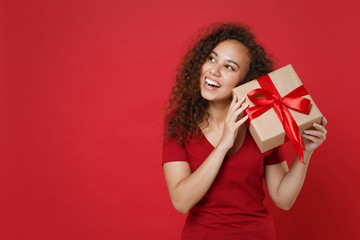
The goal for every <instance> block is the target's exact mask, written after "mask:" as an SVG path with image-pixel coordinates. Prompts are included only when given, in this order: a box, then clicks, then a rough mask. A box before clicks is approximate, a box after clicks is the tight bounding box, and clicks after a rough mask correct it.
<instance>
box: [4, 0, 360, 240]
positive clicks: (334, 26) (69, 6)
mask: <svg viewBox="0 0 360 240" xmlns="http://www.w3.org/2000/svg"><path fill="white" fill-rule="evenodd" d="M359 7H360V6H359V4H358V3H356V1H355V0H354V1H347V0H344V1H313V0H302V1H294V2H291V1H285V0H284V1H281V0H277V1H267V0H263V1H228V0H224V1H213V0H208V1H201V2H197V1H189V0H186V1H179V0H177V1H166V0H158V1H145V0H144V1H139V0H136V1H126V2H121V1H115V0H114V1H79V0H75V1H70V0H66V1H45V0H43V1H40V0H34V1H10V0H9V1H1V3H0V84H1V85H0V136H1V138H0V139H1V143H0V147H1V149H0V238H1V239H6V240H7V239H9V240H10V239H11V240H12V239H21V240H24V239H38V240H39V239H147V238H150V239H179V235H180V231H181V228H182V225H183V222H184V219H185V216H184V215H182V214H180V213H177V212H176V211H175V210H174V209H173V207H172V205H171V202H170V199H169V196H168V193H167V189H166V184H165V180H164V176H163V172H162V167H161V164H160V162H161V131H162V119H161V109H162V107H163V105H164V103H165V100H166V99H167V97H168V94H169V92H170V88H171V86H172V84H173V81H174V78H173V76H174V69H175V67H176V65H177V64H178V63H179V60H180V56H181V55H182V54H183V53H184V52H185V49H186V46H188V44H189V43H190V42H191V39H192V36H194V34H195V33H196V31H197V29H199V28H200V27H203V26H204V25H206V24H208V23H213V22H219V21H227V20H230V21H240V22H243V23H245V24H247V25H249V26H250V27H251V28H252V29H253V31H254V32H255V33H256V35H257V37H258V40H259V41H260V42H262V43H263V44H264V46H265V48H266V49H267V50H268V51H269V52H270V53H272V54H273V55H274V56H275V57H276V58H277V64H276V65H277V67H281V66H284V65H286V64H289V63H291V64H292V65H293V66H294V68H295V70H296V71H297V73H298V75H299V76H300V78H301V79H302V81H303V82H304V84H305V86H306V87H307V89H308V91H309V92H310V93H311V95H312V97H313V98H314V100H315V101H316V103H317V105H318V106H319V108H320V109H321V111H322V112H323V114H324V115H325V116H326V117H327V119H328V122H329V123H328V126H327V129H328V132H329V133H328V139H327V140H326V143H325V144H324V145H323V146H321V148H320V149H319V150H317V151H316V153H315V154H314V155H313V158H312V161H311V164H310V168H309V171H308V177H307V179H306V182H305V185H304V188H303V190H302V192H301V194H300V196H299V198H298V200H297V202H296V203H295V205H294V206H293V208H292V209H291V210H290V211H288V212H285V211H282V210H279V209H276V208H275V207H274V205H273V204H272V203H271V201H270V200H268V199H267V200H266V203H267V205H268V206H269V208H270V209H271V211H272V213H273V215H274V219H275V224H276V229H277V233H278V236H279V239H280V240H281V239H294V240H296V239H360V232H359V227H358V216H359V214H360V207H359V204H360V193H359V186H358V184H359V183H360V181H359V180H360V174H359V165H360V163H359V157H358V156H357V153H356V148H357V147H358V136H359V134H360V132H359V129H358V127H357V124H358V123H359V120H360V119H359V107H358V104H357V103H358V101H356V99H357V95H358V91H359V85H360V84H359V78H358V77H357V74H356V72H357V70H359V56H360V55H359V54H360V51H359V50H360V49H359V42H360V37H359V33H358V30H359V18H358V13H357V10H358V9H359ZM351 111H354V112H351ZM288 154H289V155H292V154H293V153H292V152H290V150H289V153H288ZM289 162H291V161H289Z"/></svg>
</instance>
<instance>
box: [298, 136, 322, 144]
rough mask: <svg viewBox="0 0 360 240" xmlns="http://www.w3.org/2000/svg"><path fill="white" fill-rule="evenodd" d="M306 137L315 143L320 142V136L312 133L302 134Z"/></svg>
mask: <svg viewBox="0 0 360 240" xmlns="http://www.w3.org/2000/svg"><path fill="white" fill-rule="evenodd" d="M301 135H302V136H303V137H304V138H306V139H309V140H310V141H312V142H314V143H319V141H320V140H319V138H317V137H314V136H311V135H306V134H301Z"/></svg>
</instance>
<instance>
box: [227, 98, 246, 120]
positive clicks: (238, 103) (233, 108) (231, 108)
mask: <svg viewBox="0 0 360 240" xmlns="http://www.w3.org/2000/svg"><path fill="white" fill-rule="evenodd" d="M244 101H245V98H241V99H240V100H239V101H237V102H236V103H234V104H233V105H232V106H231V105H230V108H229V111H228V114H227V117H228V118H229V119H230V118H231V116H232V115H233V114H234V112H235V111H236V110H237V109H238V108H239V107H240V106H241V105H242V104H243V103H244Z"/></svg>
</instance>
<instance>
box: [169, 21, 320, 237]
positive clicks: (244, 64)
mask: <svg viewBox="0 0 360 240" xmlns="http://www.w3.org/2000/svg"><path fill="white" fill-rule="evenodd" d="M271 71H272V62H271V60H270V59H269V58H268V56H267V55H266V53H265V51H264V49H263V47H262V46H260V45H259V44H258V43H257V42H256V40H255V38H254V36H253V35H252V33H251V32H250V31H249V30H248V29H246V28H245V27H243V26H240V25H236V24H221V25H217V26H215V27H213V28H212V29H211V30H210V32H208V33H206V34H205V35H204V36H203V37H202V38H201V39H200V40H199V41H198V42H197V43H196V44H195V45H194V47H193V48H192V49H191V50H190V51H189V52H188V53H187V55H186V56H185V58H184V60H183V62H182V64H180V66H179V68H178V74H177V77H176V79H177V82H176V85H175V86H174V88H173V91H172V95H171V97H170V100H169V111H168V114H167V117H166V124H165V134H164V143H163V167H164V173H165V179H166V183H167V186H168V190H169V193H170V198H171V201H172V203H173V205H174V207H175V208H176V209H177V210H178V211H180V212H182V213H187V212H189V214H188V217H187V219H186V223H185V226H184V228H183V232H182V239H196V240H200V239H207V240H211V239H252V240H253V239H276V236H275V230H274V226H273V222H272V218H271V216H270V214H269V212H268V210H267V209H266V208H265V207H264V205H263V200H264V197H265V194H264V189H263V179H265V183H266V186H267V189H268V192H269V195H270V197H271V199H272V200H273V202H274V203H275V204H276V206H278V207H279V208H281V209H284V210H288V209H290V208H291V206H292V205H293V203H294V202H295V200H296V197H297V196H298V194H299V192H300V190H301V187H302V185H303V182H304V179H305V175H306V170H307V167H308V164H309V161H310V157H311V154H312V153H313V151H314V150H315V149H316V148H317V147H319V146H320V145H321V144H322V142H323V141H324V140H325V136H326V129H325V128H324V126H325V124H326V120H325V119H323V121H322V124H321V125H319V124H314V125H313V126H314V129H313V130H306V131H305V132H304V134H303V140H304V144H305V150H304V161H305V164H303V163H299V162H298V159H295V161H294V163H293V164H292V166H291V169H290V170H289V168H288V165H287V163H286V161H284V159H283V156H282V154H281V147H277V148H275V149H272V150H270V151H268V152H265V153H261V152H260V151H259V149H258V148H257V146H256V144H255V142H254V140H253V139H252V137H251V135H250V134H249V133H248V131H247V128H246V126H244V122H245V121H246V119H247V116H245V117H243V112H244V110H245V109H246V108H247V107H248V105H247V104H244V99H238V98H237V97H236V96H233V97H232V89H233V88H234V87H236V86H238V85H240V84H243V83H245V82H247V81H249V80H252V79H255V78H257V77H260V76H262V75H264V74H267V73H269V72H271ZM297 158H298V157H297Z"/></svg>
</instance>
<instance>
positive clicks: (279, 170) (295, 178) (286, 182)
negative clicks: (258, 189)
mask: <svg viewBox="0 0 360 240" xmlns="http://www.w3.org/2000/svg"><path fill="white" fill-rule="evenodd" d="M326 123H327V121H326V119H325V118H323V119H322V122H321V125H320V124H316V123H315V124H314V125H313V126H314V128H315V130H305V131H304V134H303V140H304V144H305V150H304V162H305V164H303V163H299V161H298V160H299V157H298V156H296V159H295V160H294V162H293V164H292V166H291V169H290V170H289V168H288V165H287V163H286V162H285V161H284V162H282V163H279V164H275V165H266V166H265V183H266V186H267V188H268V192H269V195H270V197H271V199H272V200H273V202H274V203H275V205H276V206H278V207H279V208H281V209H283V210H289V209H290V208H291V207H292V205H293V204H294V202H295V200H296V198H297V196H298V195H299V193H300V190H301V188H302V186H303V184H304V181H305V176H306V171H307V168H308V165H309V162H310V157H311V155H312V153H313V152H314V150H315V149H316V148H318V147H319V146H320V145H321V144H322V143H323V141H324V140H325V138H326V133H327V131H326V129H325V125H326Z"/></svg>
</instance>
